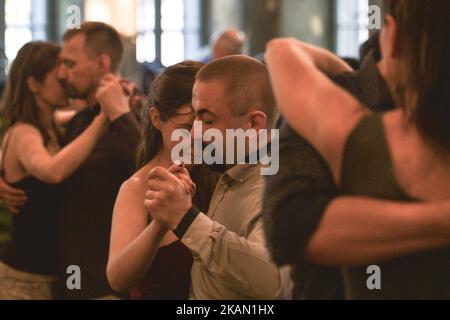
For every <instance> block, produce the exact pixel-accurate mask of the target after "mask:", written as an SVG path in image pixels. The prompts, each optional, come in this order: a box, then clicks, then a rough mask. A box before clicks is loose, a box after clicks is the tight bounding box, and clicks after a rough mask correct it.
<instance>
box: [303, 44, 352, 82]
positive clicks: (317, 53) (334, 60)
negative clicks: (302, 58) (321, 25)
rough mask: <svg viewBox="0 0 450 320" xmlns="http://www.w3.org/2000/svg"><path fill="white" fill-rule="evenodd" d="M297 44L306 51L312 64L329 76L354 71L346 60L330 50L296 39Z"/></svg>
mask: <svg viewBox="0 0 450 320" xmlns="http://www.w3.org/2000/svg"><path fill="white" fill-rule="evenodd" d="M296 44H297V46H299V47H300V48H301V49H302V50H305V51H306V52H308V54H309V56H310V57H311V59H312V60H313V63H314V65H315V66H316V67H317V68H318V69H319V70H320V71H322V72H323V73H325V74H326V75H328V76H329V77H335V76H337V75H340V74H342V73H345V72H352V71H354V70H353V69H352V67H350V66H349V65H348V63H347V62H345V61H344V60H342V59H341V58H340V57H338V56H337V55H335V54H334V53H332V52H330V51H329V50H326V49H323V48H320V47H316V46H313V45H310V44H307V43H304V42H300V41H296Z"/></svg>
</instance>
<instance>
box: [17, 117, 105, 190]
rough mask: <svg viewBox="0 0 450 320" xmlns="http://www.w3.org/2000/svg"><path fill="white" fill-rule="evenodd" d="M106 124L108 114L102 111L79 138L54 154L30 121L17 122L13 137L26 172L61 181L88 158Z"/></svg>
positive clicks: (41, 177)
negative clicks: (103, 113)
mask: <svg viewBox="0 0 450 320" xmlns="http://www.w3.org/2000/svg"><path fill="white" fill-rule="evenodd" d="M106 128H107V120H106V117H105V116H104V115H99V116H98V117H97V118H96V119H95V120H94V121H93V123H92V124H91V125H90V126H89V127H88V128H87V129H86V130H85V131H84V132H83V133H82V134H81V135H80V136H79V137H78V138H77V139H75V140H74V141H73V142H72V143H70V144H69V145H67V146H66V147H65V148H63V149H62V150H60V151H59V152H58V153H57V154H55V155H51V154H50V153H49V152H48V150H47V149H46V147H45V145H44V141H43V138H42V136H41V134H40V133H39V131H38V130H37V129H36V128H35V127H33V126H31V125H28V124H21V125H18V126H17V127H16V128H15V129H14V138H13V139H12V140H14V144H15V148H16V150H17V156H18V159H19V161H20V163H21V165H22V166H23V167H24V168H25V170H26V171H27V173H29V174H30V175H32V176H34V177H36V178H38V179H39V180H41V181H43V182H45V183H49V184H58V183H61V182H62V181H64V180H65V179H66V178H68V177H69V176H70V175H71V174H73V173H74V172H75V171H76V170H77V169H78V168H79V167H80V166H81V164H82V163H83V162H84V161H85V160H86V159H87V157H88V156H89V154H90V153H91V152H92V150H93V149H94V147H95V145H96V144H97V140H98V139H99V137H100V136H101V135H102V134H103V132H104V130H106Z"/></svg>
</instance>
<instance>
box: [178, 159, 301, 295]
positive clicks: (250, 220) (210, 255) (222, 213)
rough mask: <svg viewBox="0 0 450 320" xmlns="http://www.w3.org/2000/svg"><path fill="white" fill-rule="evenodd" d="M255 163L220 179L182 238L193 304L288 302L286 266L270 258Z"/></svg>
mask: <svg viewBox="0 0 450 320" xmlns="http://www.w3.org/2000/svg"><path fill="white" fill-rule="evenodd" d="M260 170H261V166H260V165H237V166H235V167H234V168H232V169H231V170H229V171H228V172H227V173H225V174H224V175H223V176H222V178H221V179H220V181H219V183H218V184H217V186H216V189H215V191H214V194H213V197H212V200H211V205H210V209H209V212H208V214H207V215H205V214H203V213H200V215H199V216H198V217H197V218H196V220H195V221H194V222H193V223H192V225H191V226H190V227H189V229H188V231H187V233H186V234H185V235H184V237H183V239H182V240H181V241H182V242H183V243H184V244H185V245H186V246H187V247H188V248H189V249H190V250H191V251H192V253H193V256H194V264H193V267H192V272H191V277H192V285H191V295H190V298H191V299H194V300H248V299H263V300H275V299H290V298H291V296H292V283H291V280H290V270H289V268H283V269H280V268H278V267H277V266H276V265H275V264H274V263H273V262H272V260H271V257H270V254H269V251H268V249H267V247H266V241H265V237H264V231H263V224H262V223H263V222H262V216H261V209H262V208H261V207H262V197H263V192H264V179H263V177H262V176H261V171H260Z"/></svg>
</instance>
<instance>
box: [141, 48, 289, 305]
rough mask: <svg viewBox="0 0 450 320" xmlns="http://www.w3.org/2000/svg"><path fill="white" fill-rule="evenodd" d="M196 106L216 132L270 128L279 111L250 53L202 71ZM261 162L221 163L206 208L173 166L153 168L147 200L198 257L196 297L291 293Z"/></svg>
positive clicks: (205, 123)
mask: <svg viewBox="0 0 450 320" xmlns="http://www.w3.org/2000/svg"><path fill="white" fill-rule="evenodd" d="M193 108H194V110H195V112H196V114H197V120H198V121H200V122H201V123H202V126H203V128H202V129H203V130H204V132H205V131H207V130H209V129H216V130H217V131H220V132H221V133H222V134H223V135H225V133H226V131H227V130H228V129H233V130H238V129H243V130H244V131H246V130H249V129H254V130H255V131H256V132H259V131H260V130H263V129H271V128H273V126H274V122H275V117H276V110H277V108H276V103H275V98H274V96H273V92H272V90H271V85H270V80H269V75H268V72H267V69H266V67H265V66H264V65H263V64H262V63H260V62H259V61H257V60H255V59H252V58H250V57H246V56H230V57H226V58H222V59H219V60H216V61H214V62H211V63H210V64H208V65H206V66H205V67H204V68H203V69H202V70H200V72H199V73H198V75H197V81H196V83H195V86H194V98H193ZM208 143H211V142H207V141H204V145H205V146H206V144H208ZM225 149H227V148H226V146H224V150H225ZM246 152H247V153H246V155H247V156H248V155H249V153H248V150H246ZM261 167H262V166H261V165H260V164H256V165H252V164H228V165H216V166H215V167H214V169H215V170H217V171H219V172H220V173H221V174H222V176H221V178H220V180H219V183H218V184H217V186H216V188H215V191H214V194H213V197H212V200H211V205H210V208H209V211H208V212H205V213H202V212H200V211H199V210H198V209H197V208H195V207H194V206H193V205H192V200H191V196H190V195H189V194H187V193H186V192H185V189H184V187H183V183H182V182H181V180H180V179H179V177H177V176H175V175H174V174H172V173H171V170H165V169H163V168H155V169H154V170H153V171H152V172H151V173H150V175H149V182H148V192H147V194H146V202H145V203H146V207H147V209H148V211H149V213H150V214H151V215H152V216H153V218H154V219H156V220H157V221H158V222H159V223H160V224H161V225H163V226H165V227H166V228H167V229H169V230H172V231H174V233H175V235H176V236H177V237H178V238H179V239H180V240H181V242H182V243H183V244H185V245H186V246H187V247H188V248H189V249H190V250H191V252H192V253H193V256H194V264H193V267H192V272H191V277H192V285H191V295H190V298H191V299H196V300H198V299H199V300H248V299H265V300H272V299H289V298H291V281H290V276H289V270H288V269H279V268H278V267H277V266H276V265H275V264H274V263H273V262H272V260H271V257H270V254H269V251H268V249H267V246H266V242H265V237H264V231H263V224H262V215H261V209H262V207H261V205H262V196H263V191H264V179H263V177H262V176H261ZM171 169H173V168H171ZM184 171H185V170H184ZM172 172H173V171H172ZM183 174H184V175H186V176H188V173H187V172H186V171H185V172H184V173H183Z"/></svg>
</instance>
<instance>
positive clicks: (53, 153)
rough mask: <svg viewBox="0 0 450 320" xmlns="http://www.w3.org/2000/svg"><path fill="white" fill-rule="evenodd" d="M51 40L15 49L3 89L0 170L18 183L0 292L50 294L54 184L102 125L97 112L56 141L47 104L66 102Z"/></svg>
mask: <svg viewBox="0 0 450 320" xmlns="http://www.w3.org/2000/svg"><path fill="white" fill-rule="evenodd" d="M59 51H60V49H59V47H57V46H55V45H53V44H49V43H43V42H31V43H28V44H26V45H25V46H23V47H22V49H20V51H19V52H18V54H17V57H16V59H15V60H14V62H13V64H12V66H11V69H10V71H9V75H8V83H7V87H6V91H5V95H4V97H3V102H2V107H3V110H2V111H3V120H4V138H3V152H2V163H1V169H2V177H3V179H4V180H5V181H6V182H8V183H9V184H10V185H11V186H12V187H14V188H17V189H21V190H24V191H25V193H26V195H27V202H26V204H25V205H24V206H23V207H21V208H20V210H19V212H18V214H16V215H14V217H13V227H12V234H11V241H10V243H9V244H8V246H7V248H6V250H5V252H4V254H3V255H2V256H1V259H0V260H1V262H0V300H22V299H26V300H44V299H52V298H54V291H53V290H54V285H55V282H56V275H57V274H58V271H59V270H60V267H59V264H58V263H59V256H60V252H59V249H58V242H59V239H58V234H57V220H58V217H57V205H58V198H59V197H58V186H57V184H59V183H61V182H62V181H63V180H65V179H66V178H68V177H69V176H70V175H71V174H72V173H73V172H74V171H75V170H77V168H78V167H79V166H80V165H81V164H82V163H83V161H84V160H85V159H86V158H87V157H88V155H89V154H90V152H91V151H92V149H93V148H94V146H95V144H96V142H97V139H98V138H99V136H100V135H101V134H102V133H103V131H104V130H105V129H106V126H107V121H106V117H105V116H104V115H102V114H101V115H99V116H98V117H97V119H95V121H94V122H93V123H92V124H91V126H90V127H88V128H87V129H86V130H85V132H84V133H83V134H82V135H80V136H79V137H78V138H77V139H76V140H74V141H73V142H72V143H71V144H69V145H68V146H66V147H65V148H63V149H61V147H60V144H59V134H58V130H57V128H56V125H55V123H54V114H55V111H56V110H57V109H58V108H60V107H64V106H65V105H66V104H67V98H66V96H65V94H64V91H63V88H62V87H61V85H60V84H59V82H58V79H57V71H58V55H59Z"/></svg>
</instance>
